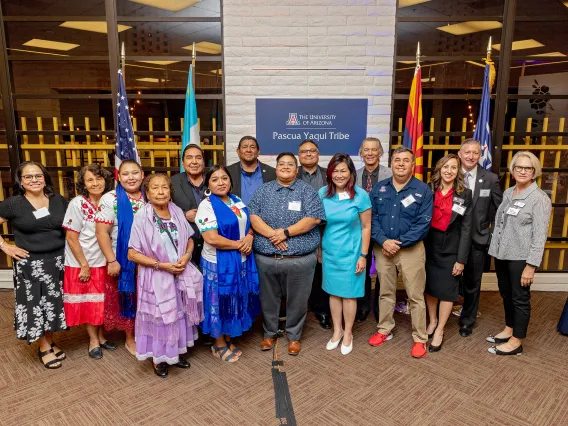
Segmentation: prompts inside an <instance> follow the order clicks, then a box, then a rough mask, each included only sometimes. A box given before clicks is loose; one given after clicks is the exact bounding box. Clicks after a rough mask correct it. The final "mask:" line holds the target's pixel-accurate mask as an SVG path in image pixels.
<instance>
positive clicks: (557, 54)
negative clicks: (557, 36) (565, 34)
mask: <svg viewBox="0 0 568 426" xmlns="http://www.w3.org/2000/svg"><path fill="white" fill-rule="evenodd" d="M529 56H566V55H565V54H564V53H561V52H548V53H538V54H536V55H529Z"/></svg>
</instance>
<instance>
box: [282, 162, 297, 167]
mask: <svg viewBox="0 0 568 426" xmlns="http://www.w3.org/2000/svg"><path fill="white" fill-rule="evenodd" d="M277 166H278V167H296V163H284V162H282V161H280V162H278V164H277Z"/></svg>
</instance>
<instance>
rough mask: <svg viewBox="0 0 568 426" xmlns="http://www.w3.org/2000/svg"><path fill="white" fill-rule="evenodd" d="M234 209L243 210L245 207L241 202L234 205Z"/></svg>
mask: <svg viewBox="0 0 568 426" xmlns="http://www.w3.org/2000/svg"><path fill="white" fill-rule="evenodd" d="M235 207H236V208H238V209H244V208H245V207H246V206H245V203H243V202H242V201H239V202H238V203H237V204H235Z"/></svg>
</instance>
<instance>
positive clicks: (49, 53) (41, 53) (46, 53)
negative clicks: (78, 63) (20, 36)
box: [6, 47, 69, 56]
mask: <svg viewBox="0 0 568 426" xmlns="http://www.w3.org/2000/svg"><path fill="white" fill-rule="evenodd" d="M6 49H7V50H13V51H14V52H26V53H37V54H38V55H51V56H69V55H64V54H62V53H51V52H38V51H36V50H26V49H13V48H11V47H8V48H6Z"/></svg>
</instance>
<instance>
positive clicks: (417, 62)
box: [416, 42, 420, 67]
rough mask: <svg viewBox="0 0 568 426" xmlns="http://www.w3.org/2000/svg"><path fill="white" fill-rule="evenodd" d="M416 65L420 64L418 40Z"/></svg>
mask: <svg viewBox="0 0 568 426" xmlns="http://www.w3.org/2000/svg"><path fill="white" fill-rule="evenodd" d="M416 66H417V67H419V66H420V42H418V46H417V47H416Z"/></svg>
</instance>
